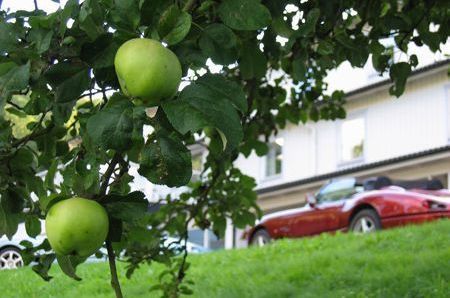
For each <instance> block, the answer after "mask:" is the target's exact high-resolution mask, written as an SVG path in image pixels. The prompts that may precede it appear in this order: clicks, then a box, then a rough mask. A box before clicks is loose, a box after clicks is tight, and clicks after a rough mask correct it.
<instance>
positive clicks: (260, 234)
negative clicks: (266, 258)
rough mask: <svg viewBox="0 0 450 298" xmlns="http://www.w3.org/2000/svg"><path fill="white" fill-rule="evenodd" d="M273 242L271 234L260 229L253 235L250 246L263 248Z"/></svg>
mask: <svg viewBox="0 0 450 298" xmlns="http://www.w3.org/2000/svg"><path fill="white" fill-rule="evenodd" d="M270 241H271V239H270V235H269V233H268V232H267V231H266V230H265V229H260V230H257V231H256V232H255V234H253V237H252V240H251V242H250V245H252V246H258V247H262V246H265V245H267V244H269V243H270Z"/></svg>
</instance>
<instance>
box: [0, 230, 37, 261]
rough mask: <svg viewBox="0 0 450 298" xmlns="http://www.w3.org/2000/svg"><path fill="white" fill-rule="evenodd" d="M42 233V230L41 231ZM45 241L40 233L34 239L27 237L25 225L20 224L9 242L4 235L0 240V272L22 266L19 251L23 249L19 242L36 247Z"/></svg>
mask: <svg viewBox="0 0 450 298" xmlns="http://www.w3.org/2000/svg"><path fill="white" fill-rule="evenodd" d="M41 230H42V231H44V230H43V229H41ZM44 239H45V233H44V232H42V233H41V234H40V235H38V236H37V237H36V238H31V237H30V236H28V235H27V232H26V230H25V225H24V224H20V225H19V227H18V229H17V232H16V234H14V236H13V237H12V239H11V240H9V239H8V238H7V237H6V236H5V235H4V236H2V237H1V238H0V270H3V269H16V268H19V267H22V266H23V258H22V254H21V251H22V249H24V248H25V247H23V246H22V245H20V242H22V241H24V240H26V241H30V242H31V243H33V245H34V246H37V245H39V244H41V243H42V241H44Z"/></svg>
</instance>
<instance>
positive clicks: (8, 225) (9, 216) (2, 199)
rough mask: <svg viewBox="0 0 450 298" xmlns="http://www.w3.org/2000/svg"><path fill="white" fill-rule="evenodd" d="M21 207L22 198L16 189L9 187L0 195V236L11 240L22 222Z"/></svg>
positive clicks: (22, 204) (22, 203)
mask: <svg viewBox="0 0 450 298" xmlns="http://www.w3.org/2000/svg"><path fill="white" fill-rule="evenodd" d="M23 206H24V197H23V196H22V195H21V193H20V191H18V189H17V188H16V187H14V186H11V185H10V186H8V189H7V190H6V191H3V192H2V193H0V235H6V236H7V237H8V238H9V239H11V238H12V236H13V235H14V234H15V233H16V232H17V227H18V225H19V223H20V222H21V221H22V220H23V217H22V212H23Z"/></svg>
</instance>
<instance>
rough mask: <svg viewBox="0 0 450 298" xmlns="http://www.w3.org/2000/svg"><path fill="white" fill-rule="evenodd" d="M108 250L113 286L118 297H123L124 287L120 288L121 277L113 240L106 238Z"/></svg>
mask: <svg viewBox="0 0 450 298" xmlns="http://www.w3.org/2000/svg"><path fill="white" fill-rule="evenodd" d="M106 250H107V251H108V262H109V270H110V271H111V287H112V288H113V289H114V291H115V292H116V297H117V298H123V294H122V289H121V288H120V283H119V277H118V276H117V268H116V255H115V254H114V249H113V247H112V244H111V241H110V240H108V239H107V240H106Z"/></svg>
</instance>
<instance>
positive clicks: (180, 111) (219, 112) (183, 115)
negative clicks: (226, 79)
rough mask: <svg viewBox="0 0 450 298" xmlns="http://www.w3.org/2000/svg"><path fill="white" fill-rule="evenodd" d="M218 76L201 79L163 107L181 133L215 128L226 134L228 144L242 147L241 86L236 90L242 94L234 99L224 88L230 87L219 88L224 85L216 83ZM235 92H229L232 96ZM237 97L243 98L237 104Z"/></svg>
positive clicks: (230, 147) (227, 145)
mask: <svg viewBox="0 0 450 298" xmlns="http://www.w3.org/2000/svg"><path fill="white" fill-rule="evenodd" d="M217 79H218V78H217V77H216V76H212V77H211V76H206V77H204V78H202V79H199V80H197V82H196V83H194V84H191V85H189V86H188V87H186V88H185V89H183V91H182V92H181V94H180V96H179V99H178V100H174V101H169V102H165V103H163V104H162V107H163V109H164V112H165V113H166V115H167V118H168V119H169V121H170V123H171V124H172V125H173V127H174V128H175V129H177V130H178V131H179V132H180V133H182V134H185V133H187V132H188V131H191V132H195V131H197V130H199V129H202V128H205V127H214V128H216V129H218V130H219V131H220V132H221V133H222V134H223V136H225V137H226V140H227V144H226V147H227V148H228V149H233V148H236V147H237V146H238V144H239V143H240V141H241V140H242V136H243V132H242V127H241V123H240V119H239V115H238V113H237V111H236V109H235V107H239V109H240V110H241V111H242V110H244V109H243V108H244V104H243V102H242V96H240V95H238V94H239V91H238V89H235V91H236V92H237V93H236V94H237V95H238V97H235V98H233V99H232V100H233V101H231V99H230V97H229V96H227V95H224V92H223V90H228V89H220V88H217V87H218V86H220V84H217V82H216V80H217ZM230 85H231V86H232V84H230ZM228 91H230V90H228ZM232 94H233V93H231V92H230V93H229V95H232ZM237 98H240V99H239V101H238V102H237V104H236V103H235V100H236V99H237ZM233 104H234V106H233ZM245 109H246V107H245ZM224 147H225V144H224Z"/></svg>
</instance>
